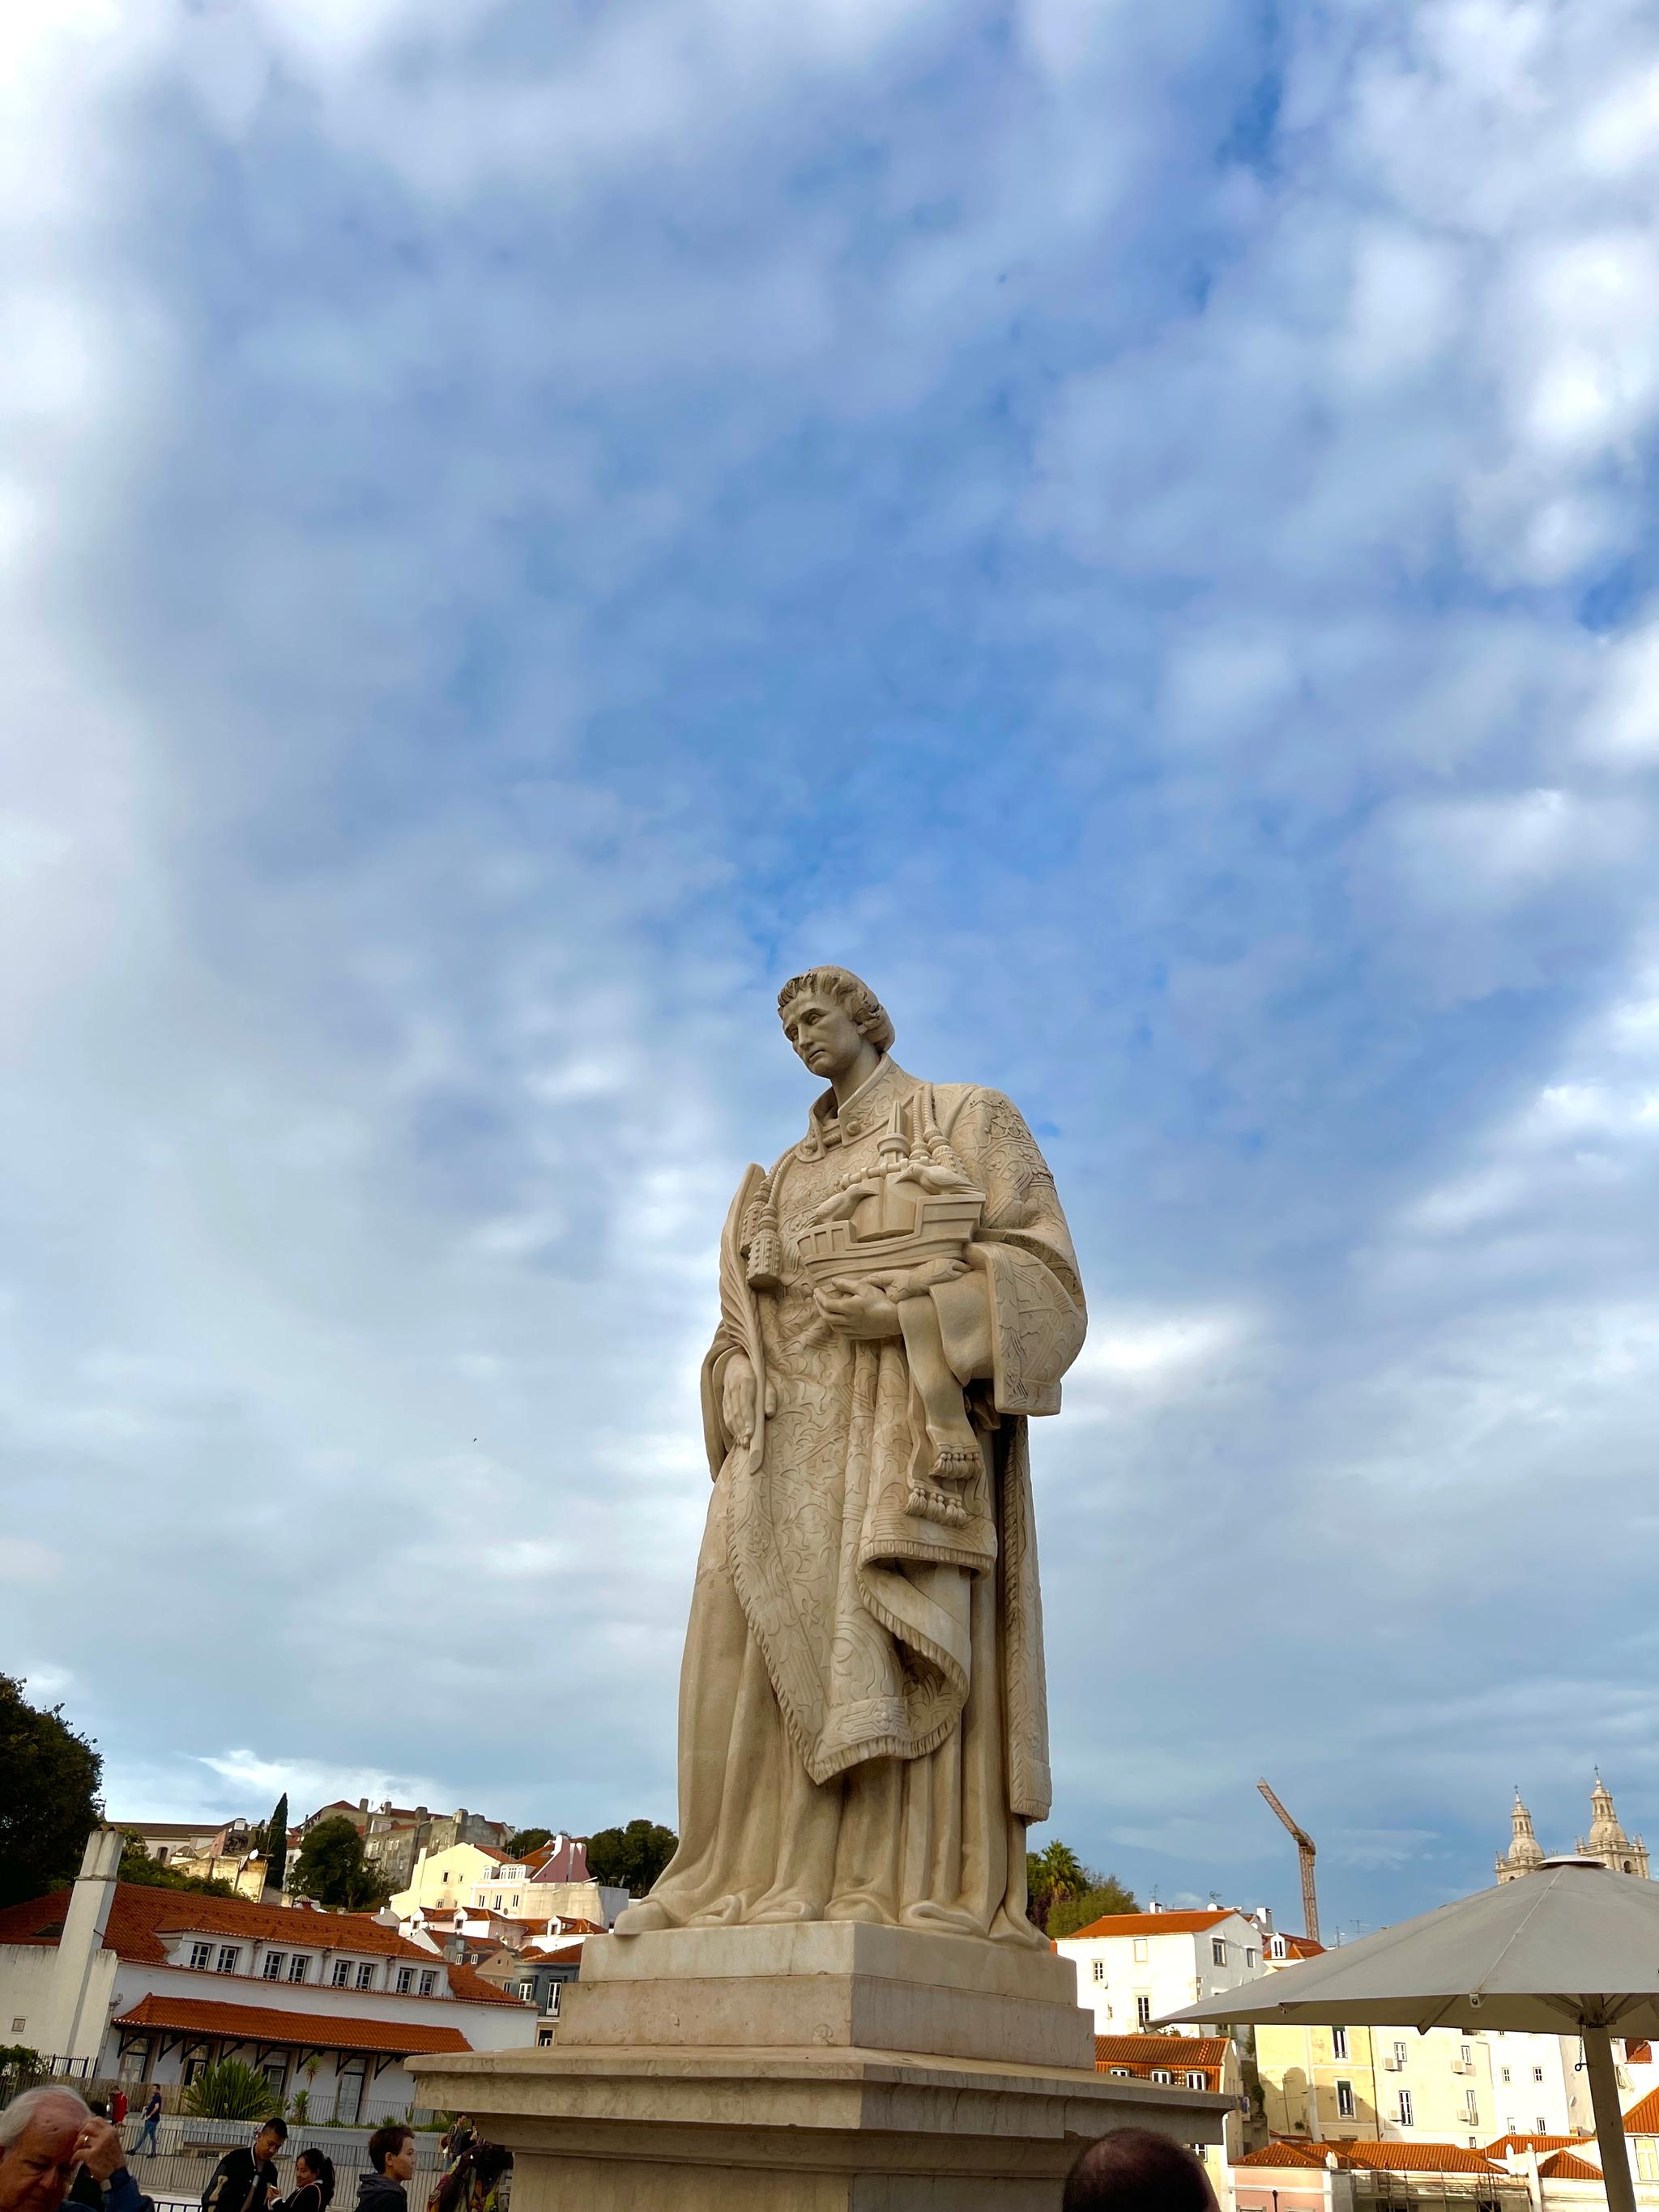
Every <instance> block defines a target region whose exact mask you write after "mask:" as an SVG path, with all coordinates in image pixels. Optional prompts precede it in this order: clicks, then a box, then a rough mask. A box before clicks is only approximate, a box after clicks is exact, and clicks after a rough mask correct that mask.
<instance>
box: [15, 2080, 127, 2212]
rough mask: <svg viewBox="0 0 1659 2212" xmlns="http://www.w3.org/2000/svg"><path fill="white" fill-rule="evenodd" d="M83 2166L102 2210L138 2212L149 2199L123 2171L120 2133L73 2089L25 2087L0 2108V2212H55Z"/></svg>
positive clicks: (109, 2211) (48, 2085)
mask: <svg viewBox="0 0 1659 2212" xmlns="http://www.w3.org/2000/svg"><path fill="white" fill-rule="evenodd" d="M82 2166H84V2167H85V2168H86V2170H87V2172H88V2173H89V2174H91V2175H92V2177H93V2179H94V2180H95V2181H96V2182H97V2183H98V2185H99V2187H100V2190H101V2191H102V2193H103V2198H104V2204H105V2207H106V2212H142V2208H143V2206H144V2205H145V2204H147V2203H149V2199H148V2198H147V2197H144V2196H143V2194H142V2193H141V2191H140V2190H139V2187H138V2185H137V2182H136V2181H135V2180H134V2179H133V2178H132V2176H131V2174H130V2173H129V2172H127V2169H126V2166H125V2162H124V2156H123V2153H122V2149H121V2138H120V2136H119V2135H118V2133H117V2132H116V2130H114V2129H113V2128H112V2127H111V2125H110V2124H109V2122H108V2121H107V2120H100V2119H99V2118H97V2117H96V2116H95V2115H94V2113H93V2112H91V2111H90V2110H89V2109H88V2106H86V2105H85V2104H83V2103H82V2100H81V2099H80V2098H79V2097H77V2096H76V2093H75V2092H74V2090H73V2089H66V2088H64V2087H60V2086H58V2085H56V2084H52V2083H48V2084H47V2085H46V2087H44V2088H40V2089H26V2090H25V2091H24V2092H23V2093H22V2095H21V2097H14V2098H13V2100H12V2101H11V2102H10V2104H9V2105H8V2106H7V2107H6V2109H5V2111H4V2112H0V2212H58V2207H59V2205H61V2204H62V2203H63V2201H64V2197H67V2196H68V2194H69V2189H70V2183H71V2182H72V2181H73V2180H74V2179H75V2177H76V2172H78V2171H79V2170H80V2168H81V2167H82Z"/></svg>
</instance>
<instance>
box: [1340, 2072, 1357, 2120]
mask: <svg viewBox="0 0 1659 2212" xmlns="http://www.w3.org/2000/svg"><path fill="white" fill-rule="evenodd" d="M1353 2116H1354V2111H1353V2083H1352V2081H1339V2082H1338V2083H1337V2085H1336V2117H1337V2118H1338V2119H1339V2120H1351V2119H1352V2118H1353Z"/></svg>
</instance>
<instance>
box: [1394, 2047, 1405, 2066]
mask: <svg viewBox="0 0 1659 2212" xmlns="http://www.w3.org/2000/svg"><path fill="white" fill-rule="evenodd" d="M1394 2063H1395V2065H1396V2066H1403V2065H1404V2064H1405V2063H1406V2046H1405V2045H1404V2044H1403V2043H1396V2044H1395V2046H1394Z"/></svg>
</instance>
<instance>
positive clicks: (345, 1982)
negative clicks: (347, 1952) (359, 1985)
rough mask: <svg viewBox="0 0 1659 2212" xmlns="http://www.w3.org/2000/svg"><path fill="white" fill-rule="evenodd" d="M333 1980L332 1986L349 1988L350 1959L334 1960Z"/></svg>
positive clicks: (341, 1988)
mask: <svg viewBox="0 0 1659 2212" xmlns="http://www.w3.org/2000/svg"><path fill="white" fill-rule="evenodd" d="M333 1980H334V1986H335V1988H336V1989H337V1990H349V1988H350V1987H351V1961H350V1960H349V1959H337V1960H335V1961H334V1976H333Z"/></svg>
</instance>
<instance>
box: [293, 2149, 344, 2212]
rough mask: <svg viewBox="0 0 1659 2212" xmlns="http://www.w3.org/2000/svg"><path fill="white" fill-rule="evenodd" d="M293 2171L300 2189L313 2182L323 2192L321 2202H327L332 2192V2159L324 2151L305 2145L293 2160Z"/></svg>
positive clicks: (325, 2203)
mask: <svg viewBox="0 0 1659 2212" xmlns="http://www.w3.org/2000/svg"><path fill="white" fill-rule="evenodd" d="M294 2172H295V2178H296V2179H297V2180H298V2182H299V2185H300V2186H301V2189H304V2188H305V2187H306V2186H307V2185H308V2184H309V2183H311V2182H313V2181H314V2182H315V2183H316V2185H317V2186H318V2188H319V2189H320V2190H321V2191H322V2192H323V2203H324V2205H325V2207H326V2205H327V2204H328V2202H329V2200H330V2198H331V2197H332V2196H333V2194H334V2161H333V2160H332V2159H331V2158H330V2156H329V2155H328V2154H327V2152H326V2151H321V2150H316V2149H314V2148H311V2147H309V2146H307V2148H306V2149H304V2150H302V2151H301V2153H300V2155H299V2156H298V2158H296V2159H295V2161H294Z"/></svg>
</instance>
